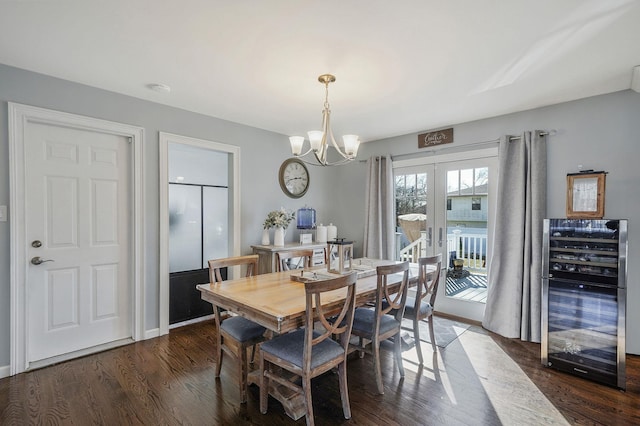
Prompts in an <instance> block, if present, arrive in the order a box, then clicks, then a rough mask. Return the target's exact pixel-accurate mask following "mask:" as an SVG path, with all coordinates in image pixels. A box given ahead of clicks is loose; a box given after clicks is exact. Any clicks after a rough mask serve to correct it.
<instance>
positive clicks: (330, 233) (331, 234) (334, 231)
mask: <svg viewBox="0 0 640 426" xmlns="http://www.w3.org/2000/svg"><path fill="white" fill-rule="evenodd" d="M337 236H338V228H337V227H336V226H335V225H334V224H333V223H330V224H329V225H328V226H327V241H333V240H335V239H336V237H337Z"/></svg>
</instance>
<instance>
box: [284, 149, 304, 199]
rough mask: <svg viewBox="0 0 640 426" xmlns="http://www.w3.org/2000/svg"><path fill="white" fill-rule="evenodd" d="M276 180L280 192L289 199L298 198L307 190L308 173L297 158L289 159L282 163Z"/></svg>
mask: <svg viewBox="0 0 640 426" xmlns="http://www.w3.org/2000/svg"><path fill="white" fill-rule="evenodd" d="M278 179H279V180H280V188H282V191H283V192H284V193H285V194H287V195H288V196H289V197H291V198H300V197H302V196H303V195H304V194H305V193H306V192H307V189H309V171H308V170H307V166H305V165H304V163H303V162H302V161H300V160H298V159H297V158H289V159H288V160H285V161H284V163H282V165H281V166H280V171H279V172H278Z"/></svg>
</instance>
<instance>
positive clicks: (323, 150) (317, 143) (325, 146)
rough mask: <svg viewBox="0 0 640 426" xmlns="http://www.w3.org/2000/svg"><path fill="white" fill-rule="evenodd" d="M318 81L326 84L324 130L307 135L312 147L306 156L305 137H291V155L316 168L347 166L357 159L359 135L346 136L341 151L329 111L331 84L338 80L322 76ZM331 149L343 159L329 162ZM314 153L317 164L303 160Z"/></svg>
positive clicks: (327, 75)
mask: <svg viewBox="0 0 640 426" xmlns="http://www.w3.org/2000/svg"><path fill="white" fill-rule="evenodd" d="M318 81H319V82H320V83H322V84H324V87H325V98H324V109H323V110H322V130H312V131H310V132H307V134H308V135H309V143H310V145H311V148H309V150H308V151H307V152H305V153H304V154H302V146H303V145H304V137H303V136H291V137H289V142H291V153H292V154H293V155H294V156H295V157H298V158H299V159H300V160H302V161H304V162H305V163H307V164H311V165H314V166H317V165H320V166H337V165H341V164H346V163H348V162H349V161H352V160H354V159H355V158H356V155H358V147H359V146H360V139H359V138H358V136H357V135H344V136H343V137H342V142H343V144H344V150H342V149H340V147H339V146H338V144H337V143H336V140H335V138H334V137H333V131H332V130H331V120H330V117H331V110H330V109H329V83H333V82H334V81H336V78H335V77H334V76H333V75H331V74H322V75H321V76H320V77H318ZM329 141H331V145H329ZM330 147H332V148H334V149H335V150H336V151H337V152H338V154H340V155H341V156H342V158H340V159H338V160H337V161H334V162H329V161H328V160H327V153H328V151H329V148H330ZM312 152H313V155H314V156H315V157H316V161H317V164H316V163H315V162H312V161H308V160H307V159H305V158H303V157H306V156H307V155H309V154H311V153H312ZM307 158H309V157H307Z"/></svg>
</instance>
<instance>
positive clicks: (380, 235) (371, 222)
mask: <svg viewBox="0 0 640 426" xmlns="http://www.w3.org/2000/svg"><path fill="white" fill-rule="evenodd" d="M393 200H394V198H393V167H392V164H391V157H390V156H384V157H371V158H369V159H368V160H367V187H366V208H367V211H366V214H365V221H364V244H363V254H364V256H365V257H369V258H372V259H389V260H392V259H393V256H394V251H393V244H394V235H395V208H394V201H393Z"/></svg>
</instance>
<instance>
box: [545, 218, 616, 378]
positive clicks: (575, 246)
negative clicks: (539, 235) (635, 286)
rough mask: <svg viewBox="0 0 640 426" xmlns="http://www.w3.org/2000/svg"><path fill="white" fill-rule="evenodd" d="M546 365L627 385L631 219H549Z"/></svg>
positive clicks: (546, 272) (547, 235)
mask: <svg viewBox="0 0 640 426" xmlns="http://www.w3.org/2000/svg"><path fill="white" fill-rule="evenodd" d="M543 250H544V253H543V265H542V348H541V350H542V354H541V355H542V364H543V365H545V366H548V367H552V368H556V369H558V370H562V371H565V372H568V373H571V374H575V375H578V376H581V377H584V378H587V379H590V380H594V381H596V382H600V383H604V384H607V385H610V386H615V387H618V388H621V389H624V388H625V309H626V277H627V221H626V220H607V219H601V220H592V219H545V221H544V239H543Z"/></svg>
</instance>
